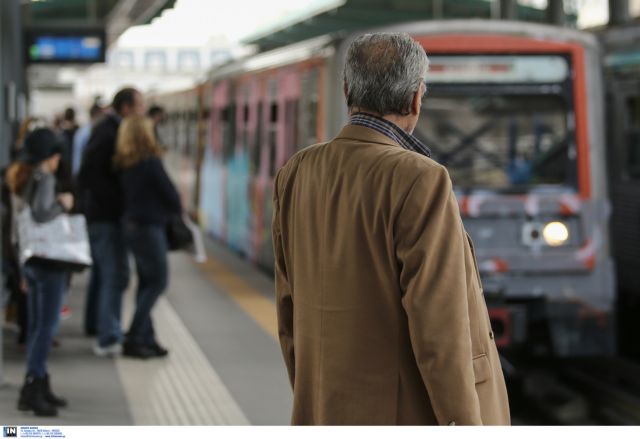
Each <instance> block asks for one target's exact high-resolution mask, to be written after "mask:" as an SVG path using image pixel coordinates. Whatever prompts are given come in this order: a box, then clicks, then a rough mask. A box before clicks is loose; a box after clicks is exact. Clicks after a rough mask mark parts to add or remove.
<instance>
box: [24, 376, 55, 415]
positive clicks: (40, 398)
mask: <svg viewBox="0 0 640 439" xmlns="http://www.w3.org/2000/svg"><path fill="white" fill-rule="evenodd" d="M18 410H33V413H34V414H35V415H36V416H57V415H58V410H57V409H56V408H55V407H54V406H52V405H51V404H49V403H48V402H47V400H46V399H45V381H44V378H36V377H33V376H30V375H28V376H27V377H26V378H25V380H24V386H22V390H21V391H20V399H19V400H18Z"/></svg>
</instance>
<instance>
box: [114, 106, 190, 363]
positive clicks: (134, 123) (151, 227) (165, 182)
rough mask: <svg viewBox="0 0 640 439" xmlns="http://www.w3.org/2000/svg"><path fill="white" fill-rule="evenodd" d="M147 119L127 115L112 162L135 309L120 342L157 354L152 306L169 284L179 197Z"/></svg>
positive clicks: (144, 354) (133, 351) (128, 351)
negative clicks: (171, 231)
mask: <svg viewBox="0 0 640 439" xmlns="http://www.w3.org/2000/svg"><path fill="white" fill-rule="evenodd" d="M161 155H162V149H161V147H160V146H159V145H158V143H157V141H156V138H155V135H154V131H153V124H152V122H151V120H150V119H148V118H145V117H141V116H131V117H128V118H126V119H124V120H123V121H122V124H121V125H120V129H119V131H118V141H117V145H116V155H115V157H114V165H115V166H116V169H119V170H120V181H121V185H122V186H121V187H122V192H123V193H124V198H125V203H124V231H125V237H126V240H127V244H128V246H129V249H130V250H131V252H132V253H133V256H134V259H135V263H136V271H137V275H138V289H137V295H136V310H135V313H134V316H133V320H132V321H131V326H130V327H129V331H128V333H127V336H126V340H125V343H124V345H123V355H125V356H129V357H134V358H150V357H162V356H165V355H167V353H168V350H167V349H165V348H164V347H162V346H161V345H160V344H159V343H158V341H157V339H156V336H155V331H154V328H153V322H152V320H151V311H152V309H153V306H154V305H155V303H156V302H157V300H158V297H160V295H161V294H162V292H163V291H164V290H165V289H166V288H167V285H168V283H169V266H168V260H167V251H168V246H167V236H166V227H167V223H168V222H169V220H170V218H171V217H172V216H173V215H180V214H181V212H182V206H181V203H180V196H179V194H178V191H177V190H176V188H175V186H174V185H173V183H172V182H171V179H170V178H169V176H168V175H167V172H166V171H165V169H164V166H163V164H162V160H161Z"/></svg>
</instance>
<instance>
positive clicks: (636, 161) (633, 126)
mask: <svg viewBox="0 0 640 439" xmlns="http://www.w3.org/2000/svg"><path fill="white" fill-rule="evenodd" d="M627 114H628V115H629V116H628V117H629V119H628V120H629V125H628V131H627V163H628V168H627V169H628V173H629V177H631V178H633V179H638V178H640V96H635V97H633V98H629V99H628V100H627Z"/></svg>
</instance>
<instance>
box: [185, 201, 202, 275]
mask: <svg viewBox="0 0 640 439" xmlns="http://www.w3.org/2000/svg"><path fill="white" fill-rule="evenodd" d="M182 220H183V221H184V224H185V225H186V226H187V227H188V228H189V230H190V231H191V236H193V253H194V254H193V258H194V259H195V261H196V262H199V263H201V264H202V263H205V262H207V252H206V251H205V249H204V240H203V239H202V231H201V230H200V227H198V225H197V224H195V223H194V222H193V221H191V218H189V215H187V214H186V213H184V214H183V215H182Z"/></svg>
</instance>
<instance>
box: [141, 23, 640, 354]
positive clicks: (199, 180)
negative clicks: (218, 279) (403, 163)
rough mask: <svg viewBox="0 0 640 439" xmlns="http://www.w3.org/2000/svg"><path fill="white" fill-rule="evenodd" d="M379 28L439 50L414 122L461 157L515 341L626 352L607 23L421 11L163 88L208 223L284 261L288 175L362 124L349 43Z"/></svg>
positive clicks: (175, 148) (181, 180)
mask: <svg viewBox="0 0 640 439" xmlns="http://www.w3.org/2000/svg"><path fill="white" fill-rule="evenodd" d="M371 31H375V32H379V31H384V32H407V33H409V34H410V35H411V36H412V37H413V38H415V39H416V40H417V41H418V42H419V43H420V44H421V45H422V46H423V47H424V49H425V51H426V53H427V54H428V56H429V59H430V70H429V74H428V77H427V84H428V95H427V97H426V99H425V101H424V104H423V107H422V113H421V116H420V120H419V122H418V125H417V127H416V130H415V132H414V134H415V135H417V136H418V137H419V138H420V139H421V140H423V141H424V142H425V143H426V144H427V145H428V146H429V147H430V148H431V150H432V153H433V159H434V160H436V161H438V162H439V163H441V164H443V165H445V166H446V167H447V169H448V171H449V174H450V176H451V179H452V182H453V185H454V190H455V193H456V197H457V199H458V203H459V208H460V213H461V216H462V219H463V222H464V224H465V227H466V229H467V231H468V233H469V234H470V235H471V237H472V239H473V240H474V243H475V247H476V257H477V262H478V267H479V271H480V274H481V277H482V282H483V287H484V294H485V299H486V301H487V305H488V308H489V315H490V319H491V323H492V327H493V329H494V333H495V334H496V338H495V341H496V344H497V345H498V347H499V348H500V349H501V351H503V352H521V353H525V354H527V355H532V356H554V357H574V356H584V355H612V354H615V353H616V352H617V350H618V349H617V341H616V340H617V338H616V333H617V319H616V316H617V300H618V296H617V290H618V287H619V285H617V283H616V268H615V267H616V266H615V264H614V258H613V255H614V250H613V248H615V247H616V246H615V245H614V243H613V242H612V236H616V235H615V233H611V230H610V224H612V223H611V220H610V217H611V214H612V211H613V215H614V217H616V206H615V205H613V204H612V201H613V202H615V197H614V196H612V193H611V191H610V184H611V179H610V178H609V175H611V170H610V169H608V166H609V164H610V163H611V158H610V154H609V153H608V148H607V144H608V142H609V140H608V139H607V136H606V128H607V125H606V120H605V111H604V109H605V100H606V96H607V89H606V84H605V81H604V78H603V68H602V60H603V51H602V43H601V42H600V41H599V40H598V37H597V36H595V35H594V34H593V33H589V32H584V31H578V30H573V29H567V28H558V27H554V26H548V25H541V24H532V23H523V22H509V21H491V20H479V19H478V20H476V19H474V20H446V21H421V22H413V23H404V24H400V25H393V26H388V27H383V28H376V29H370V30H367V31H362V32H355V33H351V34H349V35H324V36H321V37H315V38H313V39H310V40H307V41H302V42H298V43H295V44H291V45H288V46H286V47H282V48H278V49H274V50H271V51H268V52H263V53H258V54H256V55H253V56H250V57H247V58H244V59H240V60H236V61H233V62H230V63H228V64H225V65H223V66H221V67H218V68H216V69H214V70H213V71H211V73H210V75H209V76H208V78H207V79H206V81H204V82H203V83H201V84H199V85H198V86H196V87H194V88H193V89H190V90H185V91H181V92H177V93H167V94H162V95H154V96H151V97H150V100H151V102H153V103H155V104H158V105H161V106H163V107H164V108H165V109H166V111H167V113H168V120H167V123H166V124H165V125H164V126H163V127H162V128H161V129H160V137H161V139H162V141H163V142H165V143H166V144H167V145H168V146H169V153H168V155H167V160H168V162H169V163H170V166H169V167H170V168H171V169H172V172H173V173H174V174H173V175H174V178H175V179H176V181H177V183H178V186H179V189H180V191H181V193H182V196H183V200H185V206H186V208H187V209H188V210H189V211H190V213H191V214H192V215H193V216H194V218H197V219H198V221H199V223H200V224H201V226H202V228H203V229H204V230H205V231H206V232H207V233H208V234H210V235H211V236H213V237H214V238H215V239H217V240H219V241H221V242H223V243H224V244H225V245H227V246H228V247H229V248H231V249H233V250H235V251H236V252H238V253H240V254H242V255H243V256H245V257H246V258H247V259H249V260H250V261H251V262H252V263H254V264H256V265H257V266H259V267H263V268H265V269H267V270H268V269H271V268H272V267H273V253H272V247H271V213H272V206H271V197H272V185H273V179H274V176H275V174H276V172H277V170H278V169H279V168H280V167H281V166H282V165H283V164H284V163H285V162H286V160H287V159H288V158H289V157H291V156H292V155H293V154H294V153H295V152H296V151H298V150H300V149H301V148H304V147H306V146H308V145H311V144H314V143H318V142H323V141H327V140H329V139H331V138H332V137H333V136H334V135H335V134H336V133H337V132H338V131H339V129H340V128H341V127H342V126H343V125H344V124H346V123H347V121H348V114H347V108H346V104H345V99H344V96H343V91H342V69H343V61H344V56H345V53H346V49H347V47H348V46H349V43H350V42H351V41H352V40H353V38H355V37H356V36H357V35H359V34H361V33H364V32H371ZM636 90H637V88H636ZM636 130H637V126H636ZM614 131H615V130H614ZM636 132H637V131H636ZM634 151H635V150H634ZM634 157H635V156H634ZM637 199H638V198H636V200H637ZM616 218H617V217H616ZM639 243H640V239H638V240H637V241H635V245H636V246H638V244H639ZM628 244H629V243H628ZM618 248H619V247H618Z"/></svg>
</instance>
